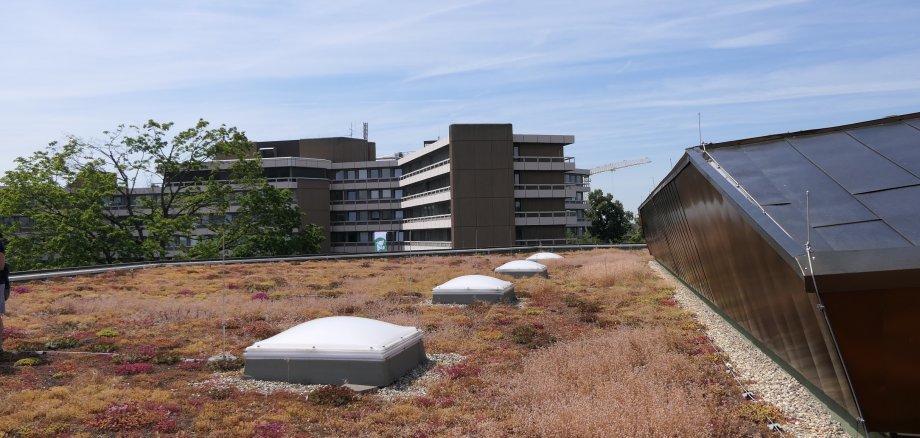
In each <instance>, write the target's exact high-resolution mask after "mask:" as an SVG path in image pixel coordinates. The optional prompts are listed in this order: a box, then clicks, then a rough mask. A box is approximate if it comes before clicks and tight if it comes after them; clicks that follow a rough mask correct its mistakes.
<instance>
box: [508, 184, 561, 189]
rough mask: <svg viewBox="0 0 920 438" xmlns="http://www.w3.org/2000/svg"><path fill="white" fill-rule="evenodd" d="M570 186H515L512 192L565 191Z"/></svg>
mask: <svg viewBox="0 0 920 438" xmlns="http://www.w3.org/2000/svg"><path fill="white" fill-rule="evenodd" d="M568 186H570V184H515V185H514V190H565V188H566V187H568Z"/></svg>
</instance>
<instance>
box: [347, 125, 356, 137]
mask: <svg viewBox="0 0 920 438" xmlns="http://www.w3.org/2000/svg"><path fill="white" fill-rule="evenodd" d="M354 136H355V123H354V122H348V137H354Z"/></svg>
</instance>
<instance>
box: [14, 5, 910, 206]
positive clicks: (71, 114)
mask: <svg viewBox="0 0 920 438" xmlns="http://www.w3.org/2000/svg"><path fill="white" fill-rule="evenodd" d="M917 23H920V2H916V1H906V0H905V1H875V2H865V1H848V0H846V1H835V2H829V1H824V2H818V1H803V0H776V1H746V2H737V1H714V0H698V1H694V2H673V1H643V2H635V1H577V0H570V1H566V2H560V1H539V0H537V1H534V0H531V1H472V2H465V1H455V2H415V1H405V2H399V1H395V2H362V1H348V0H346V1H336V2H307V1H272V2H251V1H238V2H234V1H216V0H215V1H151V2H112V1H106V2H102V1H98V2H94V1H58V2H48V1H26V0H23V1H17V0H4V1H2V2H0V65H2V66H3V68H0V120H2V122H0V172H4V171H6V170H9V169H10V168H11V167H12V166H13V159H14V158H15V157H17V156H25V155H29V154H31V153H32V152H33V151H35V150H38V149H41V148H43V147H44V146H45V145H46V144H47V143H48V142H50V141H52V140H61V139H63V138H64V137H65V136H66V135H68V134H73V135H77V136H80V137H85V138H96V137H100V136H101V132H102V131H103V130H107V129H112V128H114V127H115V126H117V125H119V124H121V123H125V124H136V123H143V122H144V121H146V120H147V119H151V118H153V119H156V120H159V121H175V122H177V124H178V125H179V126H183V127H184V126H188V125H190V124H191V123H193V122H194V121H196V120H197V119H198V118H204V119H205V120H208V121H211V122H212V123H216V124H221V123H223V124H227V125H232V126H237V127H239V128H240V129H243V130H244V131H246V132H247V134H248V135H249V137H250V138H252V139H254V140H279V139H291V138H306V137H324V136H342V135H348V133H349V126H352V125H353V126H354V133H355V136H360V135H361V123H362V122H365V121H366V122H369V124H370V137H371V140H373V141H376V142H377V145H378V154H380V155H383V154H385V153H391V152H395V151H410V150H414V149H417V148H418V147H420V145H421V143H422V141H423V140H426V139H434V138H437V137H438V136H443V135H446V133H447V127H448V125H449V124H451V123H471V122H484V123H513V124H514V128H515V132H517V133H532V134H571V135H575V137H576V143H575V144H574V145H573V146H570V147H569V148H568V150H567V154H568V155H574V156H575V157H576V162H577V163H578V165H579V167H592V166H596V165H600V164H604V163H607V162H611V161H618V160H623V159H632V158H639V157H646V156H647V157H649V158H651V160H652V161H653V163H652V164H648V165H644V166H639V167H633V168H629V169H624V170H621V171H618V172H615V173H608V174H602V175H596V176H595V177H594V178H593V181H592V186H593V187H594V188H600V189H603V190H605V191H609V192H612V193H613V194H614V196H615V197H617V198H618V199H621V200H623V203H624V205H626V207H627V208H628V209H630V210H635V209H636V207H637V206H638V205H639V203H641V202H642V200H643V199H644V198H645V196H646V195H647V194H648V193H649V191H650V190H651V189H652V187H653V185H654V184H656V183H657V182H658V181H659V180H660V179H661V178H662V177H663V176H664V175H665V174H666V173H667V172H668V170H670V168H671V163H672V162H675V161H677V159H678V158H679V157H680V156H681V154H682V152H683V149H684V148H687V147H690V146H693V145H695V144H697V143H698V132H697V113H701V114H702V133H703V139H704V141H707V142H718V141H725V140H732V139H737V138H745V137H752V136H757V135H763V134H773V133H779V132H788V131H796V130H801V129H809V128H818V127H824V126H831V125H837V124H844V123H850V122H856V121H860V120H867V119H872V118H877V117H883V116H887V115H892V114H902V113H909V112H916V111H920V44H918V41H920V30H918V28H920V27H918V26H917Z"/></svg>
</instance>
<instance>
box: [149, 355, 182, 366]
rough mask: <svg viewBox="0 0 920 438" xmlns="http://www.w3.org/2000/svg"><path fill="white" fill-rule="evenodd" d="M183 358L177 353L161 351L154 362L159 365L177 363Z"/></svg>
mask: <svg viewBox="0 0 920 438" xmlns="http://www.w3.org/2000/svg"><path fill="white" fill-rule="evenodd" d="M181 360H182V358H181V357H179V355H178V354H175V353H160V354H158V355H156V356H154V358H153V363H155V364H157V365H175V364H177V363H179V361H181Z"/></svg>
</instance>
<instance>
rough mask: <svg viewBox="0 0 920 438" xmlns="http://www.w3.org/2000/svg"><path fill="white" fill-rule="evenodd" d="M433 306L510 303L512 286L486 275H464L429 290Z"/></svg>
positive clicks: (512, 295)
mask: <svg viewBox="0 0 920 438" xmlns="http://www.w3.org/2000/svg"><path fill="white" fill-rule="evenodd" d="M431 292H432V297H431V302H432V303H435V304H469V303H472V302H473V301H476V300H480V301H489V302H493V303H494V302H498V301H512V300H514V284H512V283H511V282H509V281H505V280H500V279H498V278H495V277H489V276H488V275H464V276H461V277H457V278H454V279H452V280H450V281H448V282H446V283H444V284H442V285H440V286H437V287H435V288H434V289H432V290H431Z"/></svg>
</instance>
